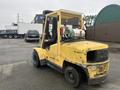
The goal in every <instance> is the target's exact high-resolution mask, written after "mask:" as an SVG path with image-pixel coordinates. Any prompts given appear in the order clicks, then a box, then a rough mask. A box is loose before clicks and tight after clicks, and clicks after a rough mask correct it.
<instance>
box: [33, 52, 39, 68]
mask: <svg viewBox="0 0 120 90" xmlns="http://www.w3.org/2000/svg"><path fill="white" fill-rule="evenodd" d="M32 57H33V65H34V66H35V67H36V68H39V67H41V64H40V60H39V56H38V54H37V52H36V51H35V50H34V51H33V55H32Z"/></svg>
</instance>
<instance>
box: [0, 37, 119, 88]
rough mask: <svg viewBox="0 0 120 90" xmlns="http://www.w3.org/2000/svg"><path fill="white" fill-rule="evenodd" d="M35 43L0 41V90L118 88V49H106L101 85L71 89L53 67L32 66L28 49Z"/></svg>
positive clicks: (30, 49) (35, 44)
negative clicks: (107, 55)
mask: <svg viewBox="0 0 120 90" xmlns="http://www.w3.org/2000/svg"><path fill="white" fill-rule="evenodd" d="M38 45H39V43H25V42H24V40H5V39H1V40H0V90H120V69H119V68H120V53H119V52H118V51H114V52H110V59H111V65H110V74H109V77H108V79H107V81H106V82H105V83H104V84H101V85H99V86H88V85H81V87H80V88H78V89H74V88H71V87H70V86H69V85H68V84H67V83H66V82H65V80H64V77H63V75H61V74H60V73H58V72H56V71H54V70H53V69H51V68H48V67H46V68H42V69H36V68H34V67H33V66H32V63H31V60H32V58H31V54H32V48H33V47H34V46H38Z"/></svg>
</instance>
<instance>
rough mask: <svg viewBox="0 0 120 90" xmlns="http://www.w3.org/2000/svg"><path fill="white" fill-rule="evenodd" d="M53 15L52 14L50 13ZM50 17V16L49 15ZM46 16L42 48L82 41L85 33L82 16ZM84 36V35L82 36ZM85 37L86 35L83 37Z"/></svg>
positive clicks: (64, 14)
mask: <svg viewBox="0 0 120 90" xmlns="http://www.w3.org/2000/svg"><path fill="white" fill-rule="evenodd" d="M50 14H51V13H50ZM47 15H49V14H47ZM47 15H46V16H45V17H46V18H45V23H44V30H43V35H42V42H41V45H42V48H44V49H45V48H48V49H49V47H50V46H51V45H53V44H56V43H59V44H60V42H66V41H75V40H76V39H80V38H81V36H82V35H83V34H85V33H84V30H83V18H82V15H81V16H78V15H76V16H73V15H72V14H71V15H69V14H66V13H64V12H63V13H61V15H62V16H64V17H63V18H61V15H59V13H55V14H52V15H49V16H47ZM81 34H82V35H81ZM83 37H84V35H83Z"/></svg>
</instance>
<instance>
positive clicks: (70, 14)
mask: <svg viewBox="0 0 120 90" xmlns="http://www.w3.org/2000/svg"><path fill="white" fill-rule="evenodd" d="M60 14H61V18H62V19H69V18H74V17H79V18H81V16H82V13H79V12H75V11H70V10H65V9H60V10H57V11H54V12H51V13H49V14H47V15H46V16H47V17H57V16H58V15H60Z"/></svg>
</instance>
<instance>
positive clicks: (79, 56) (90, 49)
mask: <svg viewBox="0 0 120 90" xmlns="http://www.w3.org/2000/svg"><path fill="white" fill-rule="evenodd" d="M75 20H77V21H76V22H74V21H75ZM70 21H71V22H70ZM64 23H65V24H66V25H64ZM75 23H76V24H77V23H78V25H75ZM65 26H66V27H67V28H65V29H64V31H63V30H62V29H61V27H65ZM77 27H78V28H79V29H83V27H84V24H83V17H82V13H78V12H74V11H69V10H63V9H60V10H57V11H54V12H51V13H48V14H47V15H46V17H45V23H44V30H43V33H42V38H41V42H40V47H36V48H34V49H33V65H34V66H35V67H37V68H41V67H42V66H46V65H47V66H49V67H52V68H54V69H55V70H58V71H59V72H61V73H63V74H64V77H65V79H66V81H67V82H68V83H69V84H70V85H71V86H72V87H78V86H79V85H80V84H81V83H83V82H87V83H88V84H90V85H94V84H99V83H101V82H103V81H104V80H105V79H106V77H107V75H108V71H109V59H108V45H106V44H102V43H99V42H94V41H87V40H84V39H81V38H80V37H79V35H77V36H75V33H74V32H73V29H74V31H75V28H77ZM79 29H77V30H79ZM67 30H69V32H73V33H74V34H73V33H72V34H70V35H68V33H65V32H66V31H67ZM61 33H62V34H61Z"/></svg>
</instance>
